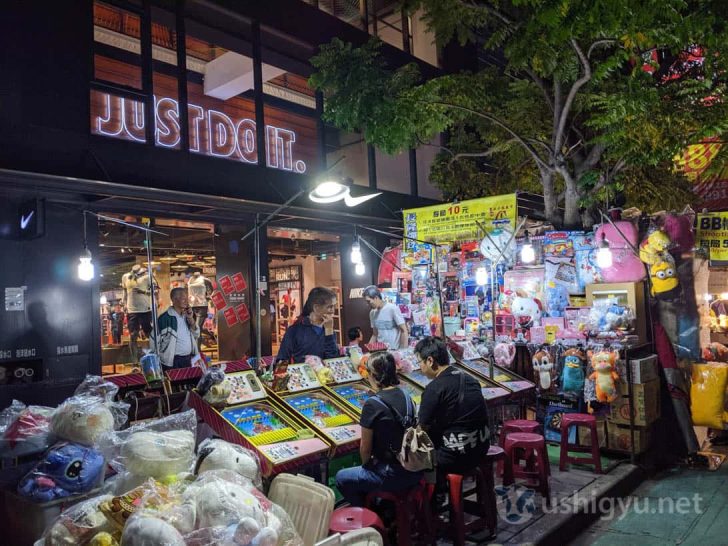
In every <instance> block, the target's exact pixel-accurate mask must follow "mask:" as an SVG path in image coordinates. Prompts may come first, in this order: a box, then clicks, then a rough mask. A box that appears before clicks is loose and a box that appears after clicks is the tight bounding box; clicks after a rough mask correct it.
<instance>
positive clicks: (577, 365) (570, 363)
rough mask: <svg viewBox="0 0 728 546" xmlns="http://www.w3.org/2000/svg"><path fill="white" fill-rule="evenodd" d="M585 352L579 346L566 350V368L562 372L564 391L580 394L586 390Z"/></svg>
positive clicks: (562, 387)
mask: <svg viewBox="0 0 728 546" xmlns="http://www.w3.org/2000/svg"><path fill="white" fill-rule="evenodd" d="M585 360H586V358H585V356H584V352H583V351H582V350H581V349H578V348H571V349H567V350H566V351H565V352H564V368H563V370H562V372H561V389H562V390H563V392H564V393H569V394H579V393H581V392H582V391H583V390H584V361H585Z"/></svg>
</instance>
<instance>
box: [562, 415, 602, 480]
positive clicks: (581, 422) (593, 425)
mask: <svg viewBox="0 0 728 546" xmlns="http://www.w3.org/2000/svg"><path fill="white" fill-rule="evenodd" d="M572 426H574V427H577V437H578V436H579V434H578V429H579V427H588V428H589V430H590V431H591V445H590V446H581V445H578V444H570V443H569V427H572ZM570 451H573V452H576V453H590V454H591V455H590V456H588V457H571V456H569V452H570ZM569 463H578V464H593V465H594V472H596V473H597V474H601V473H602V459H601V457H600V455H599V436H598V435H597V420H596V417H594V416H593V415H588V414H586V413H565V414H564V415H563V416H562V417H561V455H560V457H559V470H561V471H562V472H564V471H565V470H566V466H567V465H568V464H569Z"/></svg>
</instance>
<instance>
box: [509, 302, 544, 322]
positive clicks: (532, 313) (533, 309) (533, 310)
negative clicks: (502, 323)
mask: <svg viewBox="0 0 728 546" xmlns="http://www.w3.org/2000/svg"><path fill="white" fill-rule="evenodd" d="M511 314H512V315H513V316H514V317H515V319H516V323H517V324H516V325H517V326H519V327H521V328H531V327H532V326H541V315H542V312H541V302H540V301H538V300H537V299H535V298H529V297H527V296H525V295H521V294H517V295H516V296H515V297H514V298H513V301H512V302H511Z"/></svg>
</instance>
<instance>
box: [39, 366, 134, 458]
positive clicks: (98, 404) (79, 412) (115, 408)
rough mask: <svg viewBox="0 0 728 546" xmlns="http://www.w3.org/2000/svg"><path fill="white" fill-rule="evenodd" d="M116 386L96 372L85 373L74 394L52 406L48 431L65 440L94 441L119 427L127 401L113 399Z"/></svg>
mask: <svg viewBox="0 0 728 546" xmlns="http://www.w3.org/2000/svg"><path fill="white" fill-rule="evenodd" d="M117 392H118V387H117V386H116V385H114V384H113V383H110V382H108V381H106V380H104V379H102V378H100V377H98V376H86V379H85V380H84V381H83V382H82V383H81V384H80V385H79V386H78V388H77V389H76V394H74V395H73V396H72V397H70V398H68V399H67V400H66V401H65V402H63V403H62V404H61V405H60V406H58V407H57V408H56V410H55V411H54V412H53V415H52V416H51V432H52V433H53V434H54V435H55V436H57V437H58V438H60V439H61V440H66V441H68V442H75V443H77V444H83V445H88V446H91V445H94V444H96V442H97V441H98V439H99V438H100V437H101V436H102V435H103V434H105V433H107V432H111V431H112V430H114V429H119V428H121V427H122V426H123V425H124V423H126V421H127V419H128V414H129V404H127V403H125V402H114V401H113V398H114V396H116V393H117Z"/></svg>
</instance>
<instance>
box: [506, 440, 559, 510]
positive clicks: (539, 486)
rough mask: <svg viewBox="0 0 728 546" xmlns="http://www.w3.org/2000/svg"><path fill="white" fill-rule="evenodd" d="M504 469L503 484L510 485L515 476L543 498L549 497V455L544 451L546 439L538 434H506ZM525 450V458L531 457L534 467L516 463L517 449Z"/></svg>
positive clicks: (517, 458) (517, 457)
mask: <svg viewBox="0 0 728 546" xmlns="http://www.w3.org/2000/svg"><path fill="white" fill-rule="evenodd" d="M504 448H505V452H506V460H505V469H504V471H503V485H511V484H512V483H513V482H514V481H515V478H524V479H526V480H527V485H528V487H532V488H533V489H535V490H536V491H539V492H540V493H541V494H542V495H543V496H544V498H545V499H547V501H548V499H549V475H550V474H551V468H550V466H549V455H548V452H547V451H546V440H544V437H543V436H541V435H540V434H532V433H528V432H512V433H510V434H509V435H508V436H506V443H505V446H504ZM521 450H523V451H525V453H526V460H528V459H529V458H530V457H533V458H534V459H533V462H534V468H532V469H531V468H528V467H526V468H524V467H522V466H521V465H520V464H518V460H519V458H520V456H519V451H521Z"/></svg>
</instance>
